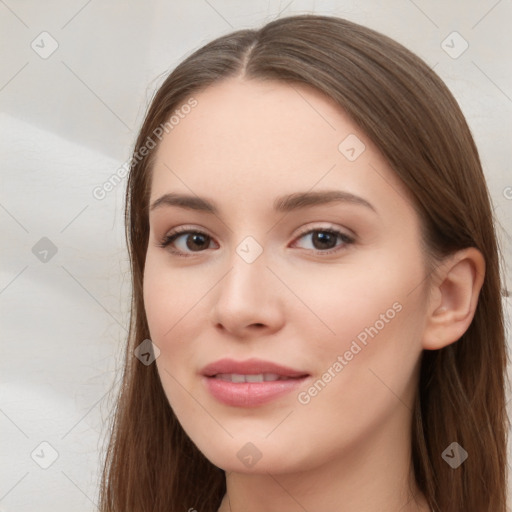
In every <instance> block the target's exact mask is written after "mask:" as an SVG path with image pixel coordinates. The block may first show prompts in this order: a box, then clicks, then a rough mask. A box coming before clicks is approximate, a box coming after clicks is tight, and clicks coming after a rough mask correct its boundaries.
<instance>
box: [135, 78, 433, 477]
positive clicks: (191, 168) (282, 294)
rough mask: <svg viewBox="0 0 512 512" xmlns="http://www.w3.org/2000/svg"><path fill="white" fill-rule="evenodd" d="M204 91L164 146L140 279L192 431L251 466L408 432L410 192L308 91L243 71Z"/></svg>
mask: <svg viewBox="0 0 512 512" xmlns="http://www.w3.org/2000/svg"><path fill="white" fill-rule="evenodd" d="M194 98H195V99H196V100H197V105H196V106H195V107H194V108H193V109H187V110H190V112H189V113H188V114H187V115H186V116H183V118H182V119H181V120H180V122H179V124H177V125H176V126H174V128H173V129H172V130H171V131H169V133H167V134H166V135H165V137H164V138H163V139H162V142H161V144H160V146H159V147H158V150H157V154H156V162H155V165H154V168H153V175H152V183H151V193H150V205H151V209H150V237H149V245H148V249H147V256H146V264H145V274H144V302H145V309H146V315H147V320H148V324H149V328H150V334H151V339H152V341H153V343H154V344H155V345H156V346H157V347H158V348H159V350H160V355H159V357H158V358H157V359H156V365H157V368H158V373H159V375H160V379H161V382H162V385H163V389H164V391H165V394H166V396H167V398H168V400H169V403H170V405H171V407H172V409H173V410H174V413H175V414H176V416H177V418H178V420H179V421H180V423H181V425H182V426H183V428H184V430H185V431H186V433H187V434H188V435H189V437H190V438H191V439H192V441H193V442H194V443H195V444H196V446H197V447H198V448H199V449H200V450H201V451H202V452H203V453H204V454H205V456H206V457H207V458H208V459H209V460H210V461H211V462H212V463H213V464H215V465H216V466H219V467H221V468H223V469H225V470H227V471H236V472H246V473H247V472H265V471H271V472H274V473H278V472H293V471H297V470H299V469H300V470H301V471H303V470H305V469H308V468H315V467H318V466H321V465H323V464H328V463H329V462H332V461H335V460H340V458H342V457H343V456H347V457H348V456H349V455H350V453H353V452H354V451H355V450H356V448H357V449H359V453H361V452H360V449H364V448H365V447H366V448H367V449H370V445H371V446H373V447H375V446H376V444H375V443H377V440H378V439H381V441H380V442H387V440H386V439H382V436H380V437H379V434H380V433H382V432H383V431H385V430H386V429H387V428H388V429H389V432H391V431H392V432H394V434H393V435H394V436H397V437H396V439H407V436H408V435H409V430H410V425H409V417H410V408H412V400H413V398H414V395H415V392H416V387H417V377H418V368H419V365H418V361H419V357H420V355H421V351H422V346H421V339H422V331H423V327H424V321H425V320H424V319H425V312H426V304H425V302H426V301H425V297H426V291H425V288H424V287H425V281H424V279H425V277H426V269H425V262H424V254H423V252H422V249H421V244H420V222H419V219H418V217H417V214H416V213H415V211H414V209H413V206H412V204H411V202H410V200H409V199H408V194H407V191H406V190H405V188H404V187H403V186H402V185H401V183H400V182H399V181H398V179H397V178H396V176H395V175H394V173H393V171H392V170H391V168H390V167H389V165H388V164H387V163H386V162H385V160H384V159H383V157H382V155H381V154H380V153H379V152H378V151H377V149H376V148H375V146H374V145H373V144H372V142H371V141H370V140H368V138H367V137H366V135H365V134H364V133H362V132H361V130H360V129H358V128H357V126H356V125H355V124H354V123H353V122H352V121H351V120H350V119H349V118H348V117H347V116H346V115H345V114H344V113H343V111H342V110H341V109H340V108H338V107H337V106H336V105H335V104H334V103H333V102H332V101H331V100H329V99H327V98H325V97H324V96H323V95H321V94H320V93H319V92H317V91H315V90H312V89H309V88H306V87H305V86H297V85H294V86H293V87H292V86H290V85H286V84H284V83H280V82H273V81H267V82H262V81H255V80H251V81H242V80H240V79H238V78H236V79H229V80H226V81H224V82H222V83H219V84H215V85H213V86H210V87H209V88H207V89H206V90H204V91H203V92H201V93H199V94H196V95H194ZM170 194H172V195H170ZM302 194H304V196H303V197H302V198H301V197H299V196H300V195H302ZM329 194H330V195H329ZM178 196H187V197H188V198H189V200H186V199H183V198H181V199H178ZM225 359H228V361H227V362H226V361H224V363H225V364H224V365H222V364H221V365H218V364H215V363H216V362H218V361H220V360H225ZM212 364H213V366H211V365H212ZM272 364H274V365H278V366H272ZM207 367H208V368H207ZM205 368H206V370H205ZM204 373H206V374H207V376H206V375H204ZM262 379H263V382H261V380H262ZM276 379H277V380H276ZM398 436H400V437H398ZM372 449H373V448H372Z"/></svg>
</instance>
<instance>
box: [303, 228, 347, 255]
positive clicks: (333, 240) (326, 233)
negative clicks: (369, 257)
mask: <svg viewBox="0 0 512 512" xmlns="http://www.w3.org/2000/svg"><path fill="white" fill-rule="evenodd" d="M307 238H309V240H310V247H306V249H311V250H313V251H314V252H316V253H317V254H331V253H334V252H338V251H340V250H343V249H344V248H346V246H347V245H350V244H352V243H354V238H353V237H352V236H349V235H347V234H346V233H343V232H342V231H339V230H337V229H334V228H317V229H310V230H309V231H306V232H305V233H303V234H302V235H301V236H299V238H298V239H297V240H301V239H307ZM338 240H340V241H341V243H339V244H337V241H338ZM295 243H296V242H295ZM311 246H312V247H311Z"/></svg>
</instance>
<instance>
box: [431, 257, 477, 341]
mask: <svg viewBox="0 0 512 512" xmlns="http://www.w3.org/2000/svg"><path fill="white" fill-rule="evenodd" d="M484 276H485V260H484V257H483V255H482V253H481V252H480V251H479V250H478V249H476V248H474V247H469V248H467V249H462V250H460V251H458V252H456V253H454V254H451V255H450V256H448V257H447V258H446V259H444V260H443V262H442V263H441V265H440V266H439V267H438V268H437V269H436V272H435V276H434V277H433V279H432V288H431V296H430V301H429V307H428V310H427V318H426V323H425V330H424V333H423V343H422V345H423V348H424V349H425V350H437V349H440V348H443V347H446V346H447V345H450V343H454V342H455V341H457V340H459V339H460V337H461V336H462V335H463V334H464V333H465V332H466V330H467V329H468V327H469V325H470V324H471V321H472V320H473V316H474V314H475V310H476V306H477V303H478V296H479V294H480V289H481V288H482V284H483V282H484Z"/></svg>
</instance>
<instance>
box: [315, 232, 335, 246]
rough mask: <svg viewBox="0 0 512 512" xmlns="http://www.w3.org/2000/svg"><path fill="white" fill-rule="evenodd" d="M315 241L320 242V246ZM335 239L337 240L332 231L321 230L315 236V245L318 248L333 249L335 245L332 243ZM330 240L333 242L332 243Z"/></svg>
mask: <svg viewBox="0 0 512 512" xmlns="http://www.w3.org/2000/svg"><path fill="white" fill-rule="evenodd" d="M315 241H319V242H320V247H317V246H316V245H317V244H315ZM333 241H334V242H335V241H336V238H335V236H334V235H333V234H332V233H329V232H328V231H319V232H318V233H317V234H316V236H313V245H315V248H316V249H326V248H327V249H331V248H332V247H334V246H333V245H332V242H333ZM329 242H331V244H330V243H329ZM322 244H327V245H328V246H329V247H325V246H323V245H322Z"/></svg>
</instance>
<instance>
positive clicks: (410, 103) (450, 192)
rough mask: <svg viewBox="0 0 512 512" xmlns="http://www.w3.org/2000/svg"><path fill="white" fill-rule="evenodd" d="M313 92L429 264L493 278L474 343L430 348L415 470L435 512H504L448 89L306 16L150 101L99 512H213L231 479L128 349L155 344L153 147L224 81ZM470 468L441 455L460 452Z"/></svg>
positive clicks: (180, 76) (219, 42)
mask: <svg viewBox="0 0 512 512" xmlns="http://www.w3.org/2000/svg"><path fill="white" fill-rule="evenodd" d="M237 75H240V76H245V77H246V78H248V79H251V78H254V79H258V80H279V81H281V82H285V83H288V84H291V85H293V84H294V83H295V84H299V83H300V84H307V85H309V86H312V87H314V88H315V89H317V90H319V91H321V92H323V93H324V94H325V95H326V96H327V97H329V98H332V99H333V100H335V101H336V102H337V103H338V104H339V106H340V108H341V109H343V110H344V112H345V113H346V114H348V115H349V116H350V117H351V119H352V120H353V121H354V122H355V123H356V124H357V125H359V127H360V128H361V129H362V130H363V132H365V133H366V135H367V136H368V137H369V138H370V139H371V140H372V141H373V142H374V143H375V144H376V146H377V147H378V149H379V150H380V151H381V152H382V154H383V155H384V156H385V158H386V159H387V160H388V162H389V163H390V165H391V167H392V168H393V169H394V171H395V172H396V174H397V176H398V177H399V178H400V179H401V180H402V181H403V183H404V184H405V186H406V187H407V188H408V189H409V191H410V193H411V195H412V197H413V199H414V205H415V208H416V210H417V212H418V215H419V216H420V218H421V222H422V229H423V239H424V242H425V247H426V253H427V255H428V256H429V257H432V258H434V257H442V256H444V255H447V254H450V253H452V252H453V251H456V250H459V249H463V248H466V247H476V248H477V249H479V250H480V251H481V252H482V254H483V256H484V258H485V262H486V275H485V280H484V283H483V287H482V290H481V292H480V297H479V301H478V306H477V309H476V313H475V316H474V319H473V321H472V323H471V325H470V326H469V328H468V330H467V331H466V333H465V334H464V335H463V336H462V337H461V338H460V339H459V340H458V341H457V342H455V343H453V344H450V345H448V346H447V347H445V348H443V349H440V350H431V351H424V352H423V355H422V361H421V372H420V380H419V389H418V392H417V396H416V401H415V406H414V411H413V422H412V459H413V460H412V463H413V468H414V473H415V478H416V481H417V484H418V486H419V488H420V490H421V491H422V492H423V493H424V495H425V497H426V499H427V501H428V503H429V504H430V506H431V507H432V509H433V510H434V511H435V512H441V511H442V512H450V511H453V512H462V511H464V512H485V511H488V512H505V511H506V484H507V473H506V467H507V460H506V454H507V435H508V428H509V423H508V421H509V420H508V417H507V414H506V409H505V375H506V373H505V372H506V363H507V358H506V349H505V335H504V325H503V311H502V303H501V296H500V295H501V290H500V259H499V253H498V247H497V241H496V235H495V227H494V220H493V211H492V209H491V205H490V198H489V193H488V190H487V187H486V183H485V179H484V175H483V172H482V167H481V163H480V159H479V155H478V151H477V148H476V146H475V143H474V141H473V138H472V135H471V132H470V130H469V128H468V125H467V123H466V121H465V119H464V116H463V114H462V112H461V110H460V108H459V106H458V104H457V102H456V100H455V99H454V97H453V96H452V94H451V93H450V91H449V90H448V88H447V87H446V86H445V84H444V83H443V82H442V81H441V79H440V78H439V77H438V76H437V75H436V74H435V73H434V72H433V71H432V70H431V69H430V68H429V67H428V66H427V65H426V64H425V63H424V62H423V61H422V60H421V59H420V58H418V57H417V56H415V55H414V54H413V53H411V52H410V51H409V50H407V49H406V48H404V47H403V46H402V45H400V44H398V43H397V42H395V41H393V40H392V39H390V38H388V37H386V36H384V35H382V34H380V33H378V32H375V31H373V30H371V29H368V28H365V27H362V26H360V25H358V24H355V23H352V22H349V21H347V20H344V19H340V18H336V17H326V16H317V15H299V16H290V17H286V18H281V19H277V20H275V21H272V22H270V23H268V24H267V25H265V26H263V27H262V28H261V29H259V30H239V31H236V32H234V33H231V34H228V35H225V36H222V37H220V38H218V39H216V40H214V41H212V42H210V43H208V44H206V45H205V46H203V47H202V48H200V49H199V50H197V51H195V52H194V53H193V54H192V55H190V56H189V57H188V58H187V59H186V60H184V61H183V62H182V63H181V64H180V65H178V67H177V68H176V69H174V71H172V73H171V74H170V75H169V76H168V77H167V78H166V80H165V81H164V83H163V85H162V86H161V87H160V88H159V90H158V91H157V93H156V94H155V96H154V98H153V100H152V103H151V105H150V107H149V109H148V112H147V114H146V118H145V121H144V123H143V126H142V128H141V131H140V133H139V136H138V139H137V141H136V145H135V148H134V156H137V158H133V159H132V166H131V169H130V174H129V177H128V185H127V193H126V235H127V243H128V248H129V254H130V261H131V270H132V285H133V295H132V304H131V322H130V330H129V335H128V343H127V346H126V355H125V357H126V362H125V367H124V374H123V377H122V378H123V380H122V386H121V390H120V395H119V398H118V400H117V407H116V410H115V414H114V415H113V416H112V424H111V425H110V429H111V437H110V443H109V445H108V450H107V453H106V457H105V466H104V471H103V477H102V482H101V495H100V511H101V512H143V511H144V512H149V511H158V512H164V511H166V512H171V511H172V512H175V511H176V512H177V511H186V510H189V509H191V508H193V509H196V510H197V511H199V512H203V511H204V512H214V511H217V509H218V507H219V505H220V502H221V499H222V497H223V495H224V493H225V491H226V487H225V474H224V471H222V470H221V469H220V468H218V467H216V466H214V465H213V464H211V463H210V462H209V461H208V460H207V459H206V458H205V457H204V456H203V454H202V453H201V452H200V451H199V450H198V449H197V447H196V446H195V445H194V444H193V443H192V441H191V440H190V439H189V438H188V436H187V435H186V434H185V432H184V431H183V429H182V428H181V426H180V424H179V422H178V420H177V419H176V417H175V415H174V413H173V411H172V409H171V407H170V405H169V403H168V401H167V399H166V396H165V394H164V391H163V389H162V385H161V382H160V379H159V376H158V373H157V368H156V365H155V364H151V365H148V366H146V365H144V364H141V362H140V361H139V360H138V359H137V358H136V357H134V355H133V351H134V348H135V347H136V346H137V345H138V344H140V343H141V342H142V341H143V340H145V339H147V338H149V330H148V325H147V321H146V317H145V313H144V304H143V295H142V280H143V271H144V262H145V255H146V249H147V244H148V234H149V222H148V200H149V191H150V182H151V168H152V164H153V161H154V155H155V153H156V150H154V149H153V150H152V151H150V152H149V153H148V155H147V156H144V157H143V158H141V157H140V154H142V152H141V149H143V147H144V146H145V145H147V143H148V142H147V141H148V138H153V139H154V136H153V135H154V134H155V130H158V127H159V126H163V125H165V123H166V122H167V123H168V121H169V119H170V118H171V116H172V115H173V113H174V112H175V111H176V109H177V108H178V107H179V106H180V105H181V104H183V103H185V102H187V101H189V100H190V98H191V97H193V94H195V93H198V92H199V91H200V90H202V89H204V88H206V87H208V86H209V85H210V84H213V83H215V82H219V81H220V80H222V79H224V78H227V77H233V76H237ZM452 442H457V443H459V444H460V445H461V446H462V447H463V448H464V449H465V450H466V451H467V452H468V454H469V455H468V458H467V460H466V461H465V462H464V463H463V464H462V465H460V466H459V467H458V468H457V469H452V467H451V466H450V465H448V464H447V463H446V462H445V460H443V458H442V453H443V451H444V450H445V449H446V448H447V447H448V446H449V445H450V444H451V443H452Z"/></svg>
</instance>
